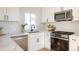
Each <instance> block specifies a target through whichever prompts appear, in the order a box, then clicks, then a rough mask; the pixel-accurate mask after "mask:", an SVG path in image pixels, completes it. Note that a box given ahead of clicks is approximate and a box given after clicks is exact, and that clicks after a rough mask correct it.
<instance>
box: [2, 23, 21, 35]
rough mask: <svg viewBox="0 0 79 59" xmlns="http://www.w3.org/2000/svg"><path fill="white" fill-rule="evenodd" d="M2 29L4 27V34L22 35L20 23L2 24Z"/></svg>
mask: <svg viewBox="0 0 79 59" xmlns="http://www.w3.org/2000/svg"><path fill="white" fill-rule="evenodd" d="M0 27H3V32H4V33H6V34H16V33H20V26H19V23H18V22H0Z"/></svg>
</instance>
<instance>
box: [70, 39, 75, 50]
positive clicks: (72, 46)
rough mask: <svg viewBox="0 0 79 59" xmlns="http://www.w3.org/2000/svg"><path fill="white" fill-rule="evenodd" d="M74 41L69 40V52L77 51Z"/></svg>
mask: <svg viewBox="0 0 79 59" xmlns="http://www.w3.org/2000/svg"><path fill="white" fill-rule="evenodd" d="M74 40H75V39H71V40H70V44H69V50H70V51H77V41H74Z"/></svg>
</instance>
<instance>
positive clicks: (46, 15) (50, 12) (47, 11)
mask: <svg viewBox="0 0 79 59" xmlns="http://www.w3.org/2000/svg"><path fill="white" fill-rule="evenodd" d="M60 10H61V8H60V7H43V8H42V23H47V22H54V13H55V12H58V11H60Z"/></svg>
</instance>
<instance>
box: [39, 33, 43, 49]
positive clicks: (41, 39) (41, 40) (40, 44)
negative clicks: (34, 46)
mask: <svg viewBox="0 0 79 59" xmlns="http://www.w3.org/2000/svg"><path fill="white" fill-rule="evenodd" d="M38 37H39V40H38V43H39V50H40V49H42V48H44V33H39V36H38Z"/></svg>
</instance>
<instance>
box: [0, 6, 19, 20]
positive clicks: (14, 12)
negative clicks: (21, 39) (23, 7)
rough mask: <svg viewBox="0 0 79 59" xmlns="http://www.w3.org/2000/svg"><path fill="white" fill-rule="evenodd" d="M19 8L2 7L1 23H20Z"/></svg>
mask: <svg viewBox="0 0 79 59" xmlns="http://www.w3.org/2000/svg"><path fill="white" fill-rule="evenodd" d="M19 15H20V14H19V8H17V7H0V21H19V19H20V16H19Z"/></svg>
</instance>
